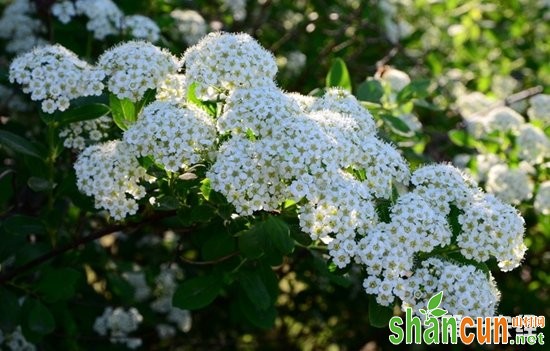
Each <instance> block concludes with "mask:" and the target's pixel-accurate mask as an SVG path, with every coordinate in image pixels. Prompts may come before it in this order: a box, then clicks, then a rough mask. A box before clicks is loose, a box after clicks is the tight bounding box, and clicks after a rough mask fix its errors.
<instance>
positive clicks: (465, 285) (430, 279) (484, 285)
mask: <svg viewBox="0 0 550 351" xmlns="http://www.w3.org/2000/svg"><path fill="white" fill-rule="evenodd" d="M394 290H395V292H396V294H397V296H398V297H399V298H400V299H401V300H402V301H403V307H412V308H413V309H414V310H415V311H418V310H419V309H421V308H424V309H425V308H426V304H427V301H428V300H429V299H430V297H431V296H433V295H435V294H436V293H438V292H440V291H443V292H444V293H443V301H442V303H441V306H440V308H443V309H446V310H447V311H448V313H449V314H450V315H463V316H493V315H494V314H495V312H496V307H497V305H498V302H499V300H500V293H499V292H498V290H497V287H496V284H495V282H494V279H493V277H492V276H490V274H489V273H488V272H487V273H486V272H484V271H481V270H480V269H478V268H476V267H474V266H471V265H460V264H457V263H453V262H449V261H444V260H442V259H439V258H429V259H427V260H425V261H423V262H422V264H421V266H420V267H419V268H418V269H416V270H415V271H414V273H413V274H412V275H411V276H410V277H408V278H403V279H401V280H400V282H399V283H398V284H397V286H396V288H395V289H394Z"/></svg>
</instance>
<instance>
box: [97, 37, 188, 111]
mask: <svg viewBox="0 0 550 351" xmlns="http://www.w3.org/2000/svg"><path fill="white" fill-rule="evenodd" d="M98 66H99V67H101V68H102V69H103V70H104V71H105V72H106V74H107V76H108V77H109V81H108V88H109V91H111V92H112V93H114V94H115V95H116V96H117V97H118V98H120V99H124V98H127V99H130V100H132V101H139V100H140V99H141V98H142V97H143V95H144V94H145V92H146V91H147V90H148V89H155V88H156V87H157V86H158V85H160V84H161V83H162V82H164V81H165V80H166V78H167V76H168V75H169V74H175V73H176V72H177V71H178V69H179V62H178V60H177V58H176V57H174V56H173V55H172V54H170V53H169V52H168V51H166V50H164V49H161V48H159V47H156V46H154V45H153V44H150V43H147V42H143V41H130V42H126V43H124V44H122V45H119V46H115V47H113V48H111V49H109V50H107V51H105V52H104V53H103V54H102V55H101V56H100V57H99V61H98Z"/></svg>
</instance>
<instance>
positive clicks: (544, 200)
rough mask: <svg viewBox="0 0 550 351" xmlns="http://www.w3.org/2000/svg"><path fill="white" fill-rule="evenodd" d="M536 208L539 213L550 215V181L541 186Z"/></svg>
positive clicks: (536, 199)
mask: <svg viewBox="0 0 550 351" xmlns="http://www.w3.org/2000/svg"><path fill="white" fill-rule="evenodd" d="M534 206H535V210H536V211H537V212H538V213H541V214H543V215H550V181H546V182H543V183H541V184H540V186H539V189H538V191H537V196H536V197H535V205H534Z"/></svg>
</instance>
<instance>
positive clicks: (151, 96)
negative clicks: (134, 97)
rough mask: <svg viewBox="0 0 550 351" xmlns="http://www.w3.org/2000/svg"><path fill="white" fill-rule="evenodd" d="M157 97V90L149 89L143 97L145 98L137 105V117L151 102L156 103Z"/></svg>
mask: <svg viewBox="0 0 550 351" xmlns="http://www.w3.org/2000/svg"><path fill="white" fill-rule="evenodd" d="M156 95H157V90H156V89H148V90H147V91H146V92H145V94H144V95H143V97H142V98H141V100H139V101H138V102H137V103H136V115H139V114H140V113H141V111H142V110H143V108H144V107H145V106H147V105H148V104H149V103H150V102H152V101H154V100H155V97H156Z"/></svg>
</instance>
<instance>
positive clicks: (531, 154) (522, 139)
mask: <svg viewBox="0 0 550 351" xmlns="http://www.w3.org/2000/svg"><path fill="white" fill-rule="evenodd" d="M516 141H517V144H518V147H519V157H520V158H521V159H522V160H525V161H527V162H529V163H531V164H540V163H542V162H543V161H544V160H545V159H547V158H549V157H550V139H549V138H548V137H547V136H546V135H545V134H544V132H543V131H542V130H541V129H540V128H537V127H535V126H534V125H532V124H524V125H522V126H521V127H520V129H519V135H518V137H517V139H516Z"/></svg>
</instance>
